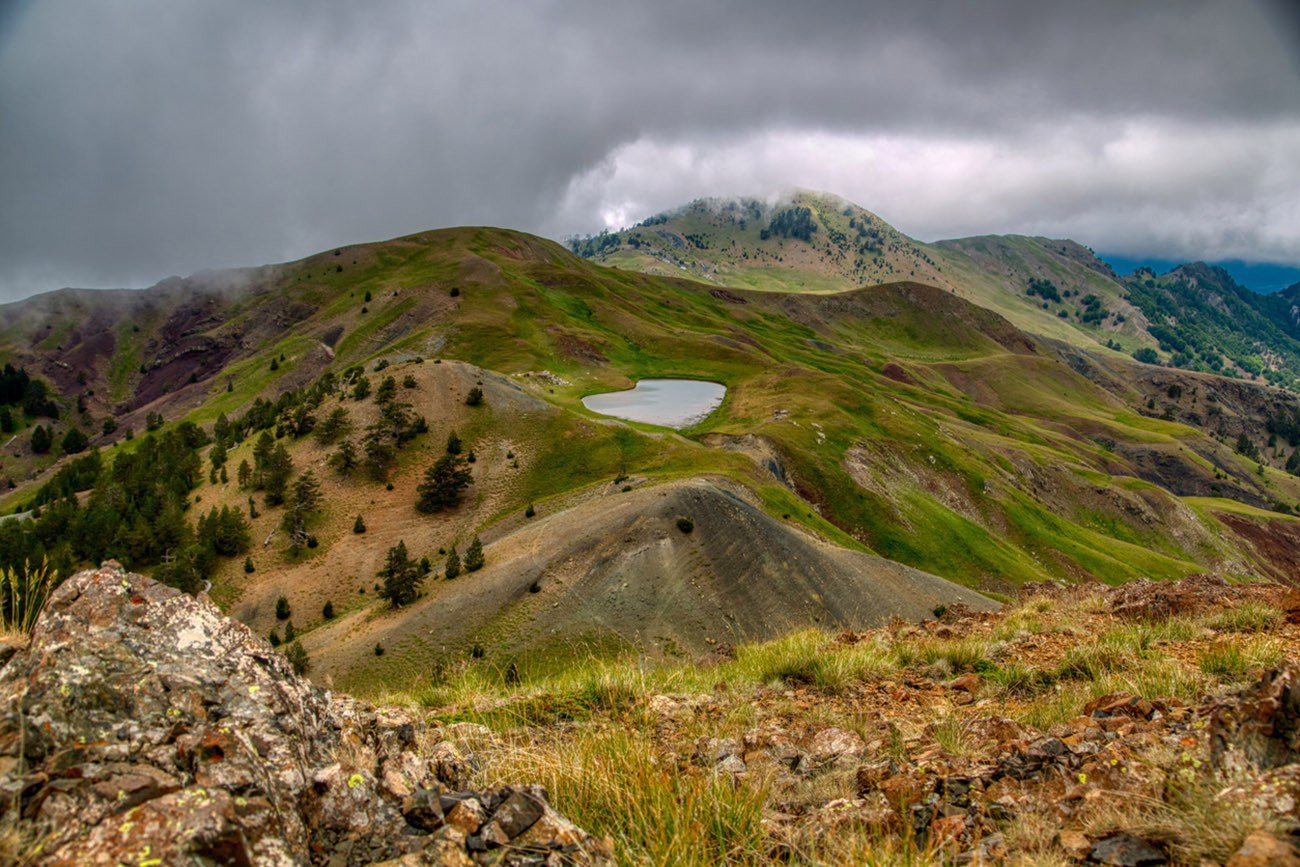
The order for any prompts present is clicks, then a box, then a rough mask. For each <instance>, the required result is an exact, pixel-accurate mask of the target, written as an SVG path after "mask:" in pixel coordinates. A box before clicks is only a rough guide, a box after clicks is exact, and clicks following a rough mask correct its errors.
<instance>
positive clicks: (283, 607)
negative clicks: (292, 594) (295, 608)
mask: <svg viewBox="0 0 1300 867" xmlns="http://www.w3.org/2000/svg"><path fill="white" fill-rule="evenodd" d="M292 613H293V612H292V611H291V610H290V609H289V600H288V599H286V598H285V597H283V596H281V597H280V598H279V599H277V600H275V619H276V620H288V619H289V615H290V614H292Z"/></svg>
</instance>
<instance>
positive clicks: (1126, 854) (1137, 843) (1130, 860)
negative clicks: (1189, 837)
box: [1089, 834, 1168, 867]
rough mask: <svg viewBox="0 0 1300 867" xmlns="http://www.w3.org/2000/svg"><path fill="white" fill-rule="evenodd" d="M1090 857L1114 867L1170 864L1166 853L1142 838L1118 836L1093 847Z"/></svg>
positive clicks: (1153, 866) (1150, 866)
mask: <svg viewBox="0 0 1300 867" xmlns="http://www.w3.org/2000/svg"><path fill="white" fill-rule="evenodd" d="M1089 857H1091V858H1092V860H1093V861H1098V862H1100V863H1102V864H1113V865H1114V867H1157V865H1160V864H1166V863H1168V859H1166V858H1165V853H1163V852H1161V851H1160V850H1159V849H1157V848H1156V847H1155V846H1152V845H1151V844H1150V843H1149V842H1147V841H1146V840H1143V839H1142V838H1141V837H1135V836H1133V835H1132V834H1116V835H1115V836H1113V837H1107V838H1106V839H1105V840H1102V841H1100V842H1098V843H1096V844H1094V845H1093V847H1092V851H1091V852H1090V853H1089Z"/></svg>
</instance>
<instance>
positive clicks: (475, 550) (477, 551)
mask: <svg viewBox="0 0 1300 867" xmlns="http://www.w3.org/2000/svg"><path fill="white" fill-rule="evenodd" d="M485 562H486V561H485V560H484V559H483V543H482V542H480V541H479V538H478V536H475V537H474V541H473V542H470V543H469V549H468V550H467V551H466V552H465V571H466V572H477V571H478V570H480V569H482V568H483V564H484V563H485Z"/></svg>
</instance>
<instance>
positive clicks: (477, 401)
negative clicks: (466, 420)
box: [465, 386, 483, 406]
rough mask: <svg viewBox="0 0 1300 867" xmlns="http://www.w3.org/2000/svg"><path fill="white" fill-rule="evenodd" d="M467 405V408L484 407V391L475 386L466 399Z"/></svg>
mask: <svg viewBox="0 0 1300 867" xmlns="http://www.w3.org/2000/svg"><path fill="white" fill-rule="evenodd" d="M465 405H466V406H482V405H483V389H481V388H479V387H478V386H474V387H473V388H471V389H470V390H469V395H468V396H467V397H466V398H465Z"/></svg>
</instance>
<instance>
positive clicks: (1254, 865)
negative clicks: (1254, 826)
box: [1227, 831, 1300, 867]
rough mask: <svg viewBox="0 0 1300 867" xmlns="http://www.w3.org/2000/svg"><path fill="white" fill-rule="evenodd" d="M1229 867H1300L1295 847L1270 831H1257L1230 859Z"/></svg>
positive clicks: (1299, 859) (1299, 858)
mask: <svg viewBox="0 0 1300 867" xmlns="http://www.w3.org/2000/svg"><path fill="white" fill-rule="evenodd" d="M1227 867H1300V857H1297V855H1296V850H1295V847H1294V846H1292V845H1291V844H1290V843H1288V842H1286V841H1285V840H1279V839H1278V838H1277V837H1274V836H1273V835H1272V834H1270V833H1269V832H1268V831H1255V832H1253V833H1252V834H1251V835H1250V836H1249V837H1247V838H1246V841H1245V842H1244V843H1242V844H1241V848H1240V849H1238V850H1237V851H1236V853H1235V854H1233V856H1232V857H1231V858H1229V859H1228V864H1227Z"/></svg>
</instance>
